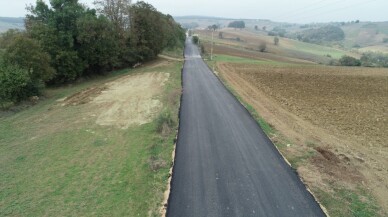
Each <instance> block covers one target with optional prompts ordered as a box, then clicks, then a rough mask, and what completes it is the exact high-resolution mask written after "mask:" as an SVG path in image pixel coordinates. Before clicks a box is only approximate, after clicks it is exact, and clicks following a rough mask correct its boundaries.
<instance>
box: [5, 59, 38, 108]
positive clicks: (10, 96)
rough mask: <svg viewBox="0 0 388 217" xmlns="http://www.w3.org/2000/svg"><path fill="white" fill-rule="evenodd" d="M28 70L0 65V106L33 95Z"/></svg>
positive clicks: (32, 86) (32, 85)
mask: <svg viewBox="0 0 388 217" xmlns="http://www.w3.org/2000/svg"><path fill="white" fill-rule="evenodd" d="M34 88H35V87H34V84H33V83H32V82H31V79H30V77H29V76H28V72H27V71H26V70H24V69H21V68H19V67H17V66H13V65H5V64H2V65H0V106H1V107H2V108H4V107H6V105H9V104H13V103H16V102H19V101H21V100H23V99H26V98H28V97H30V96H32V95H34V91H31V90H34Z"/></svg>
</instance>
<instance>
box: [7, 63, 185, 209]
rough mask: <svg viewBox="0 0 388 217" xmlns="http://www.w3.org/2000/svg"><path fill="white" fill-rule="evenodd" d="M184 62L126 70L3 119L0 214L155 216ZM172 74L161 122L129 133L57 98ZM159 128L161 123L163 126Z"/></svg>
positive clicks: (63, 90) (60, 91) (51, 93)
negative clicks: (138, 76)
mask: <svg viewBox="0 0 388 217" xmlns="http://www.w3.org/2000/svg"><path fill="white" fill-rule="evenodd" d="M181 66H182V63H180V62H174V63H169V64H167V65H161V66H159V67H153V68H152V69H149V68H148V66H147V64H146V65H145V66H144V67H141V68H138V69H129V70H128V69H127V70H121V71H117V72H114V73H112V74H111V75H109V76H107V77H103V78H101V77H100V78H95V79H92V80H89V81H86V82H82V83H80V84H75V85H71V86H68V87H60V88H54V89H49V90H48V91H47V93H46V95H47V99H45V100H42V101H41V102H40V103H38V104H37V105H35V106H33V107H30V108H28V109H25V110H23V111H19V112H16V113H14V114H9V115H7V116H3V117H0V165H1V166H0V174H1V176H0V216H108V215H111V216H159V208H160V206H161V203H162V200H163V197H164V195H163V193H164V190H165V188H166V186H167V180H168V176H169V169H170V164H171V153H172V151H173V144H174V140H175V134H176V127H177V119H178V109H179V97H180V93H181V81H180V79H181V75H180V72H181V71H180V70H181ZM149 71H152V72H155V71H157V72H164V73H170V79H169V81H168V82H167V83H166V84H165V86H164V91H163V92H162V93H161V96H160V100H161V101H162V103H163V109H162V111H169V113H170V116H169V117H168V118H167V120H169V121H170V122H169V124H168V125H167V127H165V130H164V131H159V130H158V126H159V125H160V123H159V121H158V118H155V120H154V121H152V122H151V123H147V124H144V125H141V126H132V127H130V128H128V129H126V130H123V129H118V128H115V127H105V126H98V125H96V124H95V118H93V117H91V116H90V115H89V114H90V107H87V106H86V105H79V106H60V105H58V104H59V103H58V102H56V101H57V100H58V99H61V98H63V97H66V96H69V95H72V94H74V93H77V92H78V91H80V90H83V89H85V88H88V87H92V86H98V85H101V84H104V83H106V82H109V81H112V80H115V79H119V78H121V77H122V76H126V75H129V74H132V73H146V72H149ZM162 123H163V121H162Z"/></svg>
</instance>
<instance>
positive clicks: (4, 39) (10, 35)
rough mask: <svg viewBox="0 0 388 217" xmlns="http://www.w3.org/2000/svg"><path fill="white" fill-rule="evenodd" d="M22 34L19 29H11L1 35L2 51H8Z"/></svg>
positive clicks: (0, 46)
mask: <svg viewBox="0 0 388 217" xmlns="http://www.w3.org/2000/svg"><path fill="white" fill-rule="evenodd" d="M21 34H22V32H21V31H20V30H18V29H10V30H8V31H6V32H4V33H2V34H0V49H6V48H7V47H8V46H9V45H10V44H11V43H12V42H13V40H14V39H15V38H16V37H17V36H20V35H21Z"/></svg>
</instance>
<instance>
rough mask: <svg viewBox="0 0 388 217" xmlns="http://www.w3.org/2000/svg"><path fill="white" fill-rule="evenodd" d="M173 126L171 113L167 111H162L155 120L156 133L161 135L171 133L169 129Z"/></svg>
mask: <svg viewBox="0 0 388 217" xmlns="http://www.w3.org/2000/svg"><path fill="white" fill-rule="evenodd" d="M174 125H175V121H174V118H173V116H172V114H171V111H170V110H168V109H166V110H164V111H162V112H161V113H160V114H159V116H158V117H157V118H156V131H157V132H158V133H161V134H162V135H166V134H168V133H169V132H171V128H173V127H174Z"/></svg>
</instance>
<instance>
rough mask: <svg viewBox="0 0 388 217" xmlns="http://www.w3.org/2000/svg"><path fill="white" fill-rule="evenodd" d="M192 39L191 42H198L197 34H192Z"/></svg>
mask: <svg viewBox="0 0 388 217" xmlns="http://www.w3.org/2000/svg"><path fill="white" fill-rule="evenodd" d="M192 40H193V43H194V44H198V42H199V37H198V36H197V35H194V36H193V37H192Z"/></svg>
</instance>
